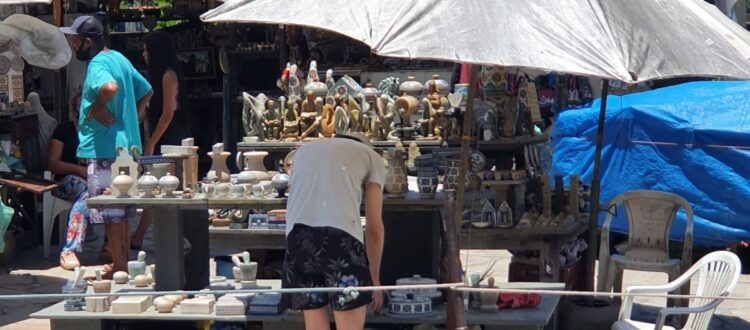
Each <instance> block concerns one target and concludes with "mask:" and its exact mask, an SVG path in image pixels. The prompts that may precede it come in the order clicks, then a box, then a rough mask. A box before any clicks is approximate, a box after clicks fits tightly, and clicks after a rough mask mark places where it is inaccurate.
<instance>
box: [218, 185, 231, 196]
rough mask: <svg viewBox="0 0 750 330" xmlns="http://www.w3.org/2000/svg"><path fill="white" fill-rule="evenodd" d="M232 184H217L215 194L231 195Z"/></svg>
mask: <svg viewBox="0 0 750 330" xmlns="http://www.w3.org/2000/svg"><path fill="white" fill-rule="evenodd" d="M232 186H233V185H232V184H231V183H229V182H220V183H218V184H216V189H215V191H214V194H215V195H216V197H227V196H229V193H230V192H232Z"/></svg>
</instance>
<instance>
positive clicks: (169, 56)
mask: <svg viewBox="0 0 750 330" xmlns="http://www.w3.org/2000/svg"><path fill="white" fill-rule="evenodd" d="M143 41H144V45H143V59H144V60H145V61H146V64H147V65H148V81H149V83H151V86H152V88H153V89H154V95H153V96H152V97H151V101H150V102H149V106H148V110H147V111H146V113H145V114H140V117H141V118H142V119H146V123H147V125H144V126H145V127H146V129H147V130H148V131H149V132H150V136H149V138H148V141H146V143H145V144H144V152H143V154H144V155H147V156H148V155H155V154H160V151H161V146H162V145H180V144H181V143H182V139H184V138H186V137H188V136H189V134H188V133H187V130H186V128H185V127H186V126H187V125H185V122H184V112H185V111H184V110H183V111H179V110H180V106H181V104H180V103H182V102H178V100H179V99H180V97H179V95H180V93H179V87H180V80H181V72H180V65H179V62H178V61H177V49H176V47H175V44H174V40H172V37H171V36H170V35H169V34H168V33H167V32H165V31H162V30H159V31H154V32H151V33H149V34H148V35H146V37H145V38H144V39H143ZM149 225H151V210H150V209H144V211H143V214H142V216H141V222H140V223H139V224H138V228H137V229H136V231H135V232H134V233H133V235H132V236H131V237H130V246H131V248H134V249H140V247H141V245H142V244H143V236H144V235H145V233H146V230H147V229H148V227H149Z"/></svg>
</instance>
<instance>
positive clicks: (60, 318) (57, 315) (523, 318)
mask: <svg viewBox="0 0 750 330" xmlns="http://www.w3.org/2000/svg"><path fill="white" fill-rule="evenodd" d="M258 285H261V286H270V287H272V288H279V287H280V286H281V281H280V280H258ZM499 287H500V288H506V289H542V290H562V289H563V284H561V283H523V282H517V283H501V284H499ZM128 288H130V286H129V285H114V286H113V289H112V291H113V292H115V291H118V290H121V289H128ZM91 291H92V289H91V288H89V292H91ZM559 301H560V296H551V295H544V296H542V302H541V303H540V304H539V306H537V307H534V308H524V309H504V310H500V311H498V312H497V313H481V312H479V311H474V310H470V311H467V312H466V320H467V322H468V323H469V324H470V325H475V324H481V325H501V326H504V329H518V330H520V329H544V328H545V326H547V329H555V327H556V323H555V312H556V310H557V305H558V303H559ZM63 305H64V302H59V303H57V304H55V305H52V306H50V307H48V308H45V309H42V310H40V311H38V312H36V313H33V314H31V315H30V316H29V317H31V318H35V319H49V320H50V328H51V329H52V330H63V329H92V330H97V329H102V328H103V327H102V323H103V321H107V320H109V321H116V320H153V321H199V320H212V321H223V322H248V321H256V322H263V323H264V324H267V323H273V322H288V323H290V325H293V324H297V325H299V324H300V322H302V321H303V317H302V314H301V313H294V312H284V313H282V314H280V315H243V316H217V315H216V313H215V312H214V313H212V314H180V307H179V305H178V306H176V307H175V309H174V310H173V312H172V313H158V312H156V311H155V310H154V307H153V306H151V307H149V309H148V310H146V311H145V312H143V313H140V314H112V312H111V311H107V312H103V313H89V312H85V311H80V312H66V311H65V310H64V308H63ZM384 308H386V307H384ZM434 310H435V313H433V314H431V315H429V316H425V317H412V318H398V317H391V316H388V315H386V314H384V313H381V314H380V315H369V316H368V317H367V323H409V324H421V323H429V324H444V323H445V321H446V311H445V305H439V306H437V307H435V309H434ZM331 320H333V319H332V318H331ZM285 328H288V327H285Z"/></svg>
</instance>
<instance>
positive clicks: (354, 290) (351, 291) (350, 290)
mask: <svg viewBox="0 0 750 330" xmlns="http://www.w3.org/2000/svg"><path fill="white" fill-rule="evenodd" d="M413 289H450V290H456V291H459V292H497V293H536V294H540V295H554V296H588V297H629V296H632V297H651V298H673V299H708V300H716V299H722V300H745V301H750V296H703V295H683V294H668V293H626V292H594V291H569V290H545V289H506V288H475V287H467V286H466V285H464V283H442V284H420V285H382V286H361V287H351V286H349V287H318V288H287V289H260V288H259V289H236V290H203V291H135V292H134V291H128V292H110V293H93V292H92V293H52V294H16V295H0V301H4V300H24V299H40V300H42V299H44V300H50V299H64V298H74V297H119V296H161V295H173V294H184V295H205V294H238V293H239V294H242V293H313V292H342V293H344V294H346V295H356V294H358V292H359V291H375V290H401V291H403V290H413Z"/></svg>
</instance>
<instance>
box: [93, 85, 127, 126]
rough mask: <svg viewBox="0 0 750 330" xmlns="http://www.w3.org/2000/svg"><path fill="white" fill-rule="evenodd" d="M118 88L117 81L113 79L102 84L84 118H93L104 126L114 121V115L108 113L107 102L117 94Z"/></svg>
mask: <svg viewBox="0 0 750 330" xmlns="http://www.w3.org/2000/svg"><path fill="white" fill-rule="evenodd" d="M118 89H119V86H117V83H116V82H114V81H110V82H106V83H104V84H102V85H101V87H99V91H98V93H97V94H96V100H94V104H93V105H92V106H91V110H89V113H88V116H86V120H91V118H94V119H96V120H97V121H98V122H99V123H101V124H102V125H104V126H110V125H112V124H113V123H114V122H115V117H113V116H112V114H111V113H109V110H108V109H107V102H109V100H111V99H112V98H113V97H114V96H115V94H117V90H118Z"/></svg>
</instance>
